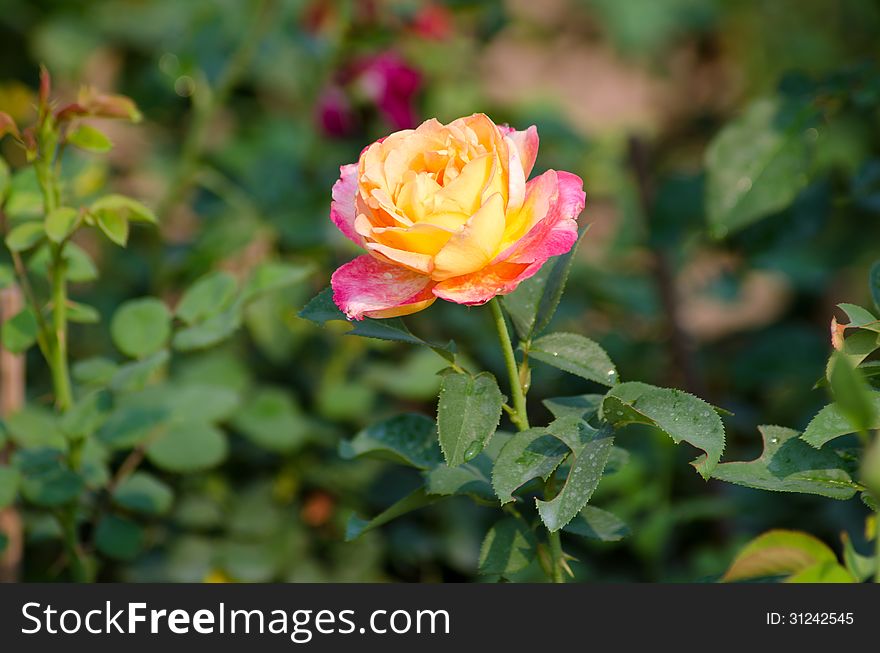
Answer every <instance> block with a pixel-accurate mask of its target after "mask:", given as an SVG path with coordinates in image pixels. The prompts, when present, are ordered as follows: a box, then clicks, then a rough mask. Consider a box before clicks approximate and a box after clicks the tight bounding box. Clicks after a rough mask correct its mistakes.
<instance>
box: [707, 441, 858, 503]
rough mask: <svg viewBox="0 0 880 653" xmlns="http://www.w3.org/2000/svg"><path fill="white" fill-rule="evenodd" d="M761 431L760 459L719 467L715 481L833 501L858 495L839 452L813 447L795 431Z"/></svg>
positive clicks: (714, 473) (725, 464) (724, 464)
mask: <svg viewBox="0 0 880 653" xmlns="http://www.w3.org/2000/svg"><path fill="white" fill-rule="evenodd" d="M758 430H759V431H760V432H761V437H762V439H763V441H764V451H763V453H762V454H761V456H760V457H759V458H758V459H756V460H753V461H751V462H735V463H723V464H721V465H718V467H716V468H715V469H714V471H713V472H712V478H716V479H718V480H721V481H726V482H728V483H736V484H737V485H744V486H746V487H751V488H756V489H759V490H770V491H774V492H802V493H805V494H818V495H820V496H824V497H829V498H831V499H849V498H850V497H852V496H853V495H854V494H855V493H856V489H857V486H856V485H855V484H854V483H853V482H852V479H851V478H850V475H849V472H848V471H847V469H846V464H845V461H844V460H843V459H842V458H841V457H840V456H838V455H837V454H836V453H834V452H831V451H820V450H817V449H814V448H812V447H810V446H809V445H808V444H806V443H805V442H804V441H803V440H801V439H800V438H799V437H798V435H799V433H798V432H797V431H794V430H792V429H787V428H783V427H781V426H759V427H758Z"/></svg>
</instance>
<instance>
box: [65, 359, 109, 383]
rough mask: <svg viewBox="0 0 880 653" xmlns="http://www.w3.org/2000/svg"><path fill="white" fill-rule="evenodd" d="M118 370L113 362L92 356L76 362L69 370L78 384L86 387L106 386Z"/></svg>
mask: <svg viewBox="0 0 880 653" xmlns="http://www.w3.org/2000/svg"><path fill="white" fill-rule="evenodd" d="M118 369H119V365H117V364H116V363H115V362H114V361H112V360H110V359H109V358H104V357H102V356H94V357H92V358H85V359H83V360H81V361H77V362H76V363H74V364H73V367H72V368H71V374H72V375H73V378H74V380H75V381H77V382H78V383H83V384H88V385H101V386H104V385H107V384H108V383H110V379H112V378H113V375H114V374H115V373H116V370H118Z"/></svg>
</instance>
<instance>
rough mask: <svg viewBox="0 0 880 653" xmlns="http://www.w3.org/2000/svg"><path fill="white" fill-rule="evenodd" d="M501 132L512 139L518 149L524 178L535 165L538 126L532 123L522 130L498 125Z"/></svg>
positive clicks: (530, 172) (527, 176)
mask: <svg viewBox="0 0 880 653" xmlns="http://www.w3.org/2000/svg"><path fill="white" fill-rule="evenodd" d="M500 129H501V133H502V134H504V136H505V137H507V138H509V139H510V140H512V141H513V143H514V145H516V148H517V150H518V151H519V160H520V161H521V162H522V166H523V172H524V173H525V175H526V179H528V178H529V175H530V174H532V168H534V167H535V160H536V159H537V158H538V144H539V139H538V128H537V127H535V126H534V125H532V126H531V127H529V128H528V129H525V130H523V131H517V130H516V129H513V128H512V127H507V126H502V127H500Z"/></svg>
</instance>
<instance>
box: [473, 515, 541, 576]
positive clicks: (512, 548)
mask: <svg viewBox="0 0 880 653" xmlns="http://www.w3.org/2000/svg"><path fill="white" fill-rule="evenodd" d="M537 549H538V540H537V538H535V534H534V533H533V532H532V530H531V529H530V528H529V527H528V526H526V525H525V524H524V523H523V522H522V521H521V520H519V519H515V518H513V517H505V518H504V519H502V520H501V521H498V522H496V523H495V525H494V526H492V528H490V529H489V532H488V533H486V537H485V539H484V540H483V544H482V546H481V547H480V567H479V569H480V573H481V574H486V575H493V576H494V575H497V576H509V575H510V574H515V573H516V572H518V571H522V570H523V569H525V568H526V567H528V566H529V564H531V562H532V561H533V560H534V559H535V558H536V557H537V554H538V552H537Z"/></svg>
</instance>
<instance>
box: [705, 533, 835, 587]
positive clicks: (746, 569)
mask: <svg viewBox="0 0 880 653" xmlns="http://www.w3.org/2000/svg"><path fill="white" fill-rule="evenodd" d="M823 563H831V564H837V556H835V555H834V551H832V550H831V549H830V548H829V547H828V546H826V545H825V543H823V542H822V541H821V540H818V539H816V538H815V537H813V536H812V535H808V534H806V533H802V532H800V531H787V530H772V531H768V532H766V533H764V534H762V535H759V536H758V537H756V538H755V539H754V540H752V541H751V542H749V544H747V545H746V547H745V548H744V549H743V550H742V551H740V553H739V555H737V556H736V558H735V559H734V561H733V563H731V565H730V568H729V569H728V570H727V571H726V572H725V574H724V576H723V577H722V578H721V580H722V582H735V581H743V580H754V579H756V578H772V577H774V576H792V575H794V574H797V573H799V572H802V571H805V570H807V569H810V568H811V567H814V566H815V565H817V564H823Z"/></svg>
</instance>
